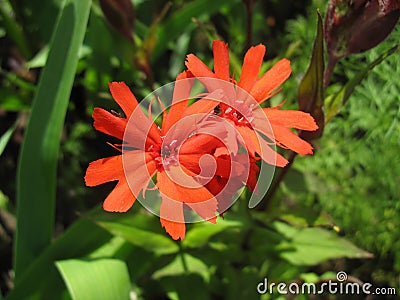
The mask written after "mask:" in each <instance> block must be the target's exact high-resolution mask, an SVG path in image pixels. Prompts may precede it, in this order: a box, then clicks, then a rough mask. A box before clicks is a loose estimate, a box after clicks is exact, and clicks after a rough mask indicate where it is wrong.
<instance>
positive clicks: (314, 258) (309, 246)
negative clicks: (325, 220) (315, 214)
mask: <svg viewBox="0 0 400 300" xmlns="http://www.w3.org/2000/svg"><path fill="white" fill-rule="evenodd" d="M274 227H275V228H276V229H277V230H278V232H280V233H281V234H283V235H284V236H285V237H286V238H288V240H287V241H285V242H282V243H281V244H280V245H279V250H280V256H281V257H282V258H284V259H286V260H287V261H289V262H290V263H292V264H293V265H296V266H314V265H317V264H319V263H321V262H323V261H326V260H328V259H336V258H342V257H347V258H371V257H372V254H371V253H368V252H366V251H364V250H362V249H360V248H358V247H356V246H355V245H353V244H352V243H351V242H349V241H347V240H346V239H344V238H341V237H339V236H337V235H336V234H335V233H334V232H333V231H328V230H325V229H322V228H302V229H298V228H295V227H292V226H290V225H288V224H285V223H281V222H275V223H274Z"/></svg>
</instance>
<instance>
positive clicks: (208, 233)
mask: <svg viewBox="0 0 400 300" xmlns="http://www.w3.org/2000/svg"><path fill="white" fill-rule="evenodd" d="M240 226H241V223H240V222H235V221H227V220H219V221H218V223H217V224H216V225H215V224H210V223H202V224H198V225H197V226H195V227H194V228H192V229H190V230H189V231H188V232H187V234H186V237H185V239H184V240H183V241H182V245H183V246H184V247H189V248H196V247H201V246H203V245H205V244H207V243H208V241H209V240H210V239H211V238H212V237H213V236H215V235H217V234H218V233H220V232H222V231H224V230H225V229H227V228H232V227H240Z"/></svg>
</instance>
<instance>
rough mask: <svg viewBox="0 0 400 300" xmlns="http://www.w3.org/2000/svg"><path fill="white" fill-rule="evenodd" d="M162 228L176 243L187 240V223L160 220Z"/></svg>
mask: <svg viewBox="0 0 400 300" xmlns="http://www.w3.org/2000/svg"><path fill="white" fill-rule="evenodd" d="M160 222H161V226H162V227H164V229H165V231H166V232H167V233H168V234H169V235H170V236H171V237H172V238H173V239H174V240H175V241H176V240H179V239H180V240H181V241H183V240H184V239H185V233H186V225H185V223H179V222H173V221H169V220H166V219H163V218H160Z"/></svg>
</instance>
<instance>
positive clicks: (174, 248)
mask: <svg viewBox="0 0 400 300" xmlns="http://www.w3.org/2000/svg"><path fill="white" fill-rule="evenodd" d="M133 210H138V208H137V206H136V207H134V208H133ZM89 219H90V220H92V221H93V222H95V223H96V224H97V225H99V226H100V227H102V228H104V229H105V230H107V231H108V232H110V233H111V234H113V235H115V236H119V237H122V238H124V239H125V240H126V241H128V242H130V243H132V244H133V245H136V246H139V247H141V248H143V249H145V250H147V251H150V252H153V253H155V254H158V255H164V254H171V253H176V252H178V251H179V246H178V243H177V242H175V241H173V240H172V238H171V237H170V236H169V235H168V234H167V233H165V232H162V230H163V229H162V228H161V225H160V224H159V222H158V220H157V223H158V224H154V221H155V220H156V219H155V218H154V216H149V215H143V214H140V212H138V211H136V212H135V213H132V212H129V213H126V214H118V213H98V214H96V215H91V216H90V217H89ZM153 224H154V225H156V226H153Z"/></svg>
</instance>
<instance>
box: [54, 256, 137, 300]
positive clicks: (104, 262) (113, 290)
mask: <svg viewBox="0 0 400 300" xmlns="http://www.w3.org/2000/svg"><path fill="white" fill-rule="evenodd" d="M56 266H57V269H58V270H59V272H60V273H61V275H62V277H63V279H64V282H65V284H66V285H67V288H68V291H69V293H70V295H71V297H72V299H74V300H86V299H121V300H122V299H123V300H125V299H129V292H130V279H129V273H128V268H127V267H126V264H125V263H124V262H123V261H121V260H118V259H97V260H81V259H68V260H61V261H57V262H56Z"/></svg>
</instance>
